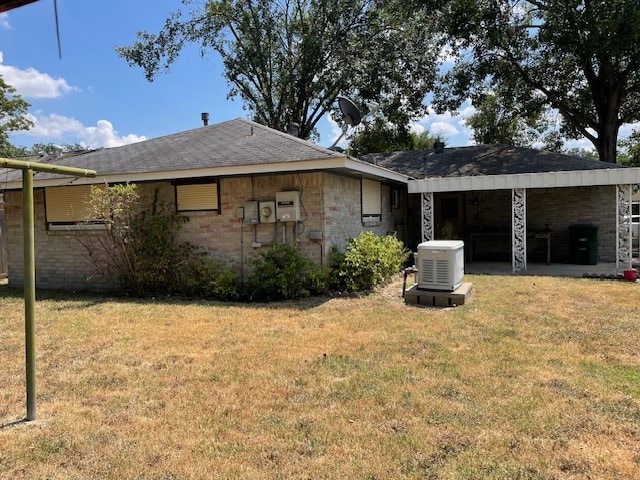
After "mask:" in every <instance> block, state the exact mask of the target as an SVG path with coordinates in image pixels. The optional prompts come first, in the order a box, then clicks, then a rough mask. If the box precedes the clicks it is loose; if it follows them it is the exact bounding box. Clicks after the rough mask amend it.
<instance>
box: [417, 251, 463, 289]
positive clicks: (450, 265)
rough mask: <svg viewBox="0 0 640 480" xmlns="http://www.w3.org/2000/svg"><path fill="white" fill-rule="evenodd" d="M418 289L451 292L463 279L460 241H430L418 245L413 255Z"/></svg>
mask: <svg viewBox="0 0 640 480" xmlns="http://www.w3.org/2000/svg"><path fill="white" fill-rule="evenodd" d="M415 262H416V267H417V269H418V288H419V289H423V290H447V291H453V290H455V289H456V288H458V287H459V286H460V285H462V279H463V277H464V243H463V242H462V241H460V240H432V241H430V242H423V243H421V244H419V245H418V253H416V254H415Z"/></svg>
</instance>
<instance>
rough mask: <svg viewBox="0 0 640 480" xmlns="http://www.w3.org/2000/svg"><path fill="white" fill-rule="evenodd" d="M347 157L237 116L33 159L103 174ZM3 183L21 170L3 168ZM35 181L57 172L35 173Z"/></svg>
mask: <svg viewBox="0 0 640 480" xmlns="http://www.w3.org/2000/svg"><path fill="white" fill-rule="evenodd" d="M344 157H345V155H344V154H341V153H338V152H334V151H332V150H328V149H326V148H323V147H320V146H318V145H315V144H313V143H311V142H308V141H306V140H302V139H299V138H296V137H293V136H291V135H288V134H286V133H283V132H279V131H277V130H274V129H271V128H268V127H265V126H263V125H260V124H258V123H255V122H252V121H249V120H245V119H242V118H237V119H234V120H229V121H226V122H221V123H217V124H214V125H209V126H206V127H200V128H196V129H194V130H188V131H186V132H180V133H175V134H172V135H167V136H164V137H159V138H153V139H150V140H145V141H143V142H138V143H133V144H130V145H125V146H122V147H116V148H105V149H101V150H95V151H91V152H88V153H84V154H81V155H77V156H71V157H67V156H63V157H59V158H52V157H45V158H42V159H32V161H38V162H43V163H55V164H57V165H63V166H67V167H77V168H84V169H89V170H96V171H97V172H98V175H99V176H107V175H121V174H134V173H149V172H164V171H175V170H193V169H201V168H215V167H234V166H246V165H262V164H270V163H281V162H296V161H304V160H319V159H325V158H344ZM0 174H1V175H2V177H0V181H3V182H5V181H15V180H17V179H19V178H20V173H19V172H17V171H15V170H13V171H11V172H9V173H7V172H4V171H3V169H0ZM35 178H36V179H40V180H43V179H47V178H59V175H55V174H49V173H36V174H35Z"/></svg>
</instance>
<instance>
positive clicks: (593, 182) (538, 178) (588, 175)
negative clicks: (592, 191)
mask: <svg viewBox="0 0 640 480" xmlns="http://www.w3.org/2000/svg"><path fill="white" fill-rule="evenodd" d="M627 184H640V167H634V168H607V169H598V170H575V171H569V172H543V173H519V174H510V175H485V176H480V175H478V176H472V177H471V176H469V177H440V178H426V179H423V180H409V185H408V188H409V193H427V192H428V193H438V192H460V191H470V190H506V189H512V188H561V187H592V186H597V185H627Z"/></svg>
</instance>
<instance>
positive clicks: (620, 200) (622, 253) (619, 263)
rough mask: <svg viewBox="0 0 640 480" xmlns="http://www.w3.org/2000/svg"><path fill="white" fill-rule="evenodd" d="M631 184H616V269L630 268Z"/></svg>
mask: <svg viewBox="0 0 640 480" xmlns="http://www.w3.org/2000/svg"><path fill="white" fill-rule="evenodd" d="M631 194H632V187H631V185H617V186H616V198H617V201H616V237H617V239H616V271H618V272H619V271H621V270H624V269H625V268H631Z"/></svg>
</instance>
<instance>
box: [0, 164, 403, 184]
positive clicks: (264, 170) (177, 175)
mask: <svg viewBox="0 0 640 480" xmlns="http://www.w3.org/2000/svg"><path fill="white" fill-rule="evenodd" d="M343 168H346V169H350V170H353V171H356V172H359V173H364V174H368V175H374V176H377V177H380V178H382V179H388V180H395V181H399V182H402V183H407V180H408V177H406V176H404V175H400V174H398V173H395V172H393V171H391V170H387V169H384V168H381V167H378V166H375V165H371V164H368V163H367V162H361V161H357V160H354V159H351V158H347V157H335V158H322V159H316V160H304V161H298V162H280V163H269V164H262V165H242V166H229V167H215V168H201V169H189V170H171V171H163V172H145V173H131V174H126V173H122V174H115V175H100V172H98V176H97V177H96V178H95V179H86V178H78V179H75V180H73V181H72V182H70V181H69V178H68V177H67V178H50V179H44V180H39V179H38V178H37V176H36V178H34V187H55V186H60V185H69V184H70V183H73V185H87V184H96V183H124V182H131V183H135V182H148V181H158V180H177V179H185V178H201V177H223V176H224V177H228V176H235V175H260V174H278V173H288V172H301V171H316V170H332V169H343ZM2 188H3V189H4V190H16V189H20V188H22V182H21V181H14V182H7V183H5V184H3V185H2Z"/></svg>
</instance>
